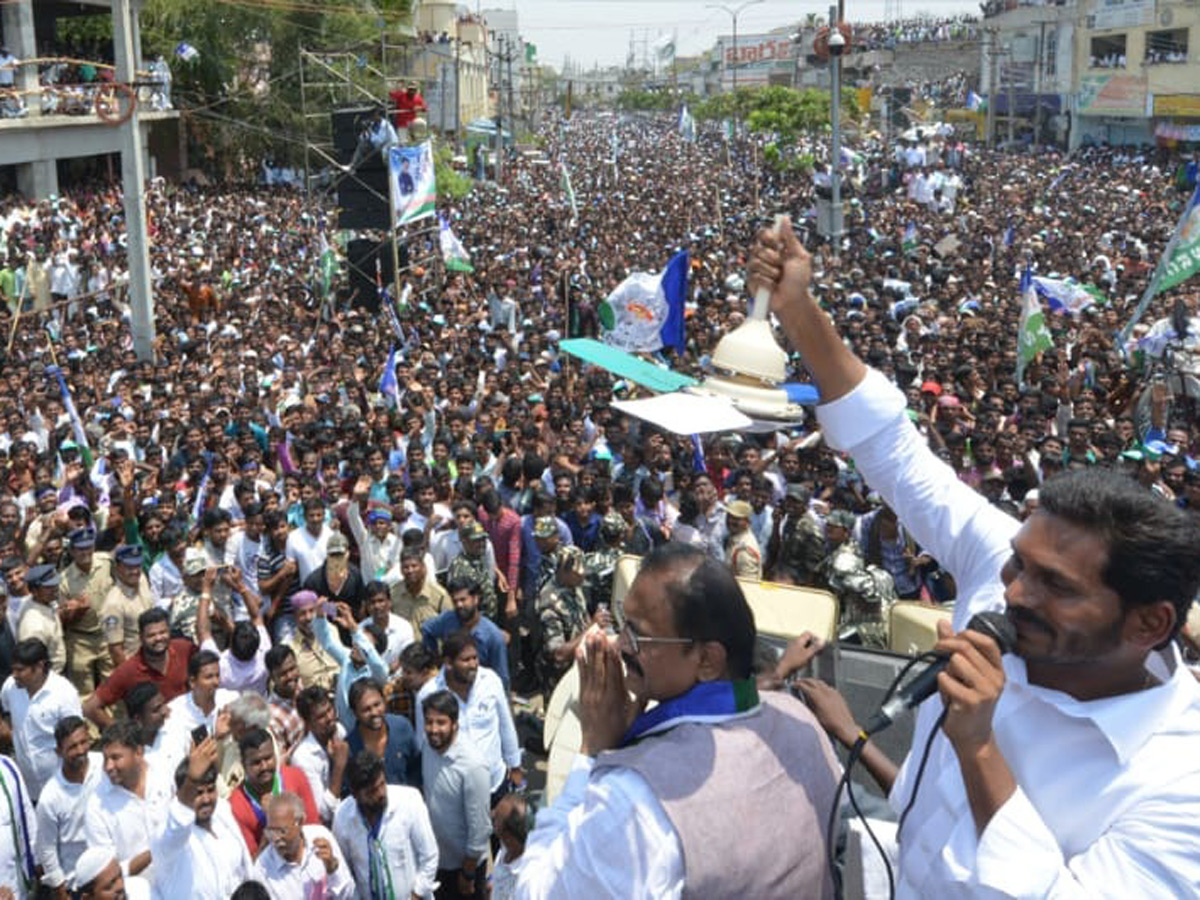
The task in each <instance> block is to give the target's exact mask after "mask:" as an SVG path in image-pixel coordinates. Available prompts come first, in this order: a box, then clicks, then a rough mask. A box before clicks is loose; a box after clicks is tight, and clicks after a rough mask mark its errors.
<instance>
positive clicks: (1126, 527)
mask: <svg viewBox="0 0 1200 900" xmlns="http://www.w3.org/2000/svg"><path fill="white" fill-rule="evenodd" d="M750 276H751V277H750V281H751V284H750V287H751V289H752V290H753V289H755V288H756V287H758V288H765V289H767V290H769V291H770V292H771V301H770V302H771V309H772V311H773V312H774V313H775V314H776V316H777V317H778V318H779V321H780V323H781V324H782V326H783V329H784V331H785V332H786V334H787V336H788V338H789V340H790V341H791V343H792V344H793V346H794V348H795V349H796V350H798V351H799V352H800V353H801V355H802V356H803V358H804V362H805V365H806V366H807V367H808V369H809V370H810V372H811V373H812V375H813V378H814V380H815V381H816V383H817V386H818V387H819V389H820V392H821V397H822V400H823V405H822V406H821V407H819V409H818V419H819V421H820V422H821V425H822V428H823V431H824V435H825V439H826V441H827V442H828V443H829V444H831V445H832V446H833V447H835V448H837V449H840V450H844V451H846V452H848V453H849V454H850V456H851V457H853V459H854V462H855V465H856V466H857V468H858V471H859V472H861V473H862V475H863V476H864V478H865V479H866V481H867V482H868V483H869V484H870V486H871V488H872V489H874V490H876V491H878V492H879V493H880V494H881V495H882V496H883V498H884V500H885V501H886V502H887V504H888V505H889V506H890V507H891V508H893V509H895V510H896V512H897V514H898V515H899V518H900V520H901V521H902V522H903V523H904V526H905V528H907V529H908V530H909V531H910V532H911V533H912V535H913V538H914V539H915V540H916V541H917V543H918V544H920V545H921V546H922V547H924V548H926V549H927V550H928V552H929V553H931V554H932V555H933V556H934V557H935V558H937V559H938V560H939V561H940V562H941V563H942V564H943V565H944V566H945V567H946V568H947V569H948V570H949V571H950V572H951V573H952V574H953V575H954V577H955V579H956V580H957V583H958V586H959V601H958V604H957V606H956V608H955V611H954V621H953V628H950V627H945V626H944V630H943V631H942V632H941V640H940V642H939V643H938V645H937V648H936V649H937V651H939V652H941V653H942V654H944V655H946V656H947V657H948V658H949V660H948V663H947V664H946V667H945V669H944V671H942V672H941V674H940V675H938V677H937V688H938V693H939V694H940V698H939V697H931V698H930V699H929V700H928V701H927V702H925V703H924V704H923V705H922V706H921V708H920V711H919V714H918V719H917V726H916V730H915V734H914V738H913V745H912V749H911V751H910V754H909V757H908V759H907V760H906V762H905V764H904V765H903V767H902V768H901V770H900V773H899V775H898V777H897V779H896V781H895V783H894V785H893V787H892V790H891V794H890V798H889V799H890V802H891V805H892V806H893V808H894V809H895V810H896V812H897V813H898V814H900V815H901V816H902V821H901V827H900V832H899V845H900V846H899V872H898V883H897V895H898V896H900V897H920V898H928V897H936V898H938V900H945V898H954V897H1029V898H1033V897H1039V898H1040V897H1080V898H1083V897H1088V898H1092V897H1185V896H1187V897H1195V896H1198V895H1200V850H1198V849H1197V848H1200V753H1198V752H1197V747H1200V740H1198V738H1200V684H1197V682H1196V680H1195V679H1194V678H1192V676H1191V674H1190V673H1189V672H1188V671H1187V670H1186V668H1185V667H1184V666H1183V665H1182V663H1181V660H1180V656H1179V653H1178V651H1177V650H1176V648H1175V645H1174V643H1173V639H1174V637H1175V636H1176V634H1177V633H1178V632H1179V629H1180V627H1181V625H1182V624H1183V621H1184V618H1185V611H1186V610H1187V608H1188V606H1189V604H1190V603H1191V601H1192V598H1193V597H1194V596H1195V595H1196V593H1197V588H1198V587H1200V528H1198V527H1197V523H1196V520H1195V519H1194V518H1193V517H1192V516H1191V515H1190V514H1189V513H1187V512H1185V511H1183V510H1181V509H1179V508H1177V507H1175V506H1174V505H1172V504H1170V503H1168V502H1166V501H1163V500H1161V499H1159V498H1157V497H1156V496H1155V495H1153V494H1151V493H1150V492H1149V491H1147V490H1144V489H1142V488H1141V487H1139V486H1138V485H1137V484H1136V483H1135V482H1134V481H1133V480H1132V479H1129V478H1127V477H1125V476H1124V475H1121V474H1119V473H1117V472H1114V471H1109V470H1104V469H1089V470H1086V471H1073V472H1070V473H1069V474H1066V475H1063V476H1061V477H1059V478H1057V479H1054V480H1052V481H1049V482H1047V483H1046V484H1045V485H1044V486H1043V488H1042V490H1041V495H1040V497H1041V506H1040V508H1039V509H1038V511H1037V512H1036V513H1034V514H1033V515H1032V516H1030V517H1029V519H1028V520H1027V521H1026V522H1025V523H1024V524H1021V523H1019V522H1017V521H1016V520H1014V519H1011V518H1009V517H1008V516H1006V515H1005V514H1003V513H1002V512H1000V511H999V510H997V509H996V508H995V507H993V506H991V505H990V504H989V503H988V502H987V500H986V499H985V498H984V497H983V496H981V495H980V494H977V493H976V492H975V491H974V490H972V489H971V488H970V487H968V486H967V485H965V484H964V483H962V482H961V481H959V479H958V478H957V477H956V475H955V473H954V471H953V470H952V469H951V468H950V467H949V466H948V465H946V464H945V463H942V462H941V461H939V460H938V459H937V458H936V457H935V456H934V455H933V453H932V452H931V451H930V450H929V448H928V446H927V445H926V443H925V440H924V438H922V437H921V435H920V434H919V433H918V431H917V430H916V428H914V427H913V425H912V424H911V422H910V421H909V420H908V417H907V416H906V414H905V398H904V395H903V394H902V393H901V392H900V391H899V390H898V389H897V388H896V387H895V386H894V385H892V384H891V383H889V382H888V381H887V380H886V379H885V378H884V376H883V375H882V374H880V373H879V372H876V371H873V370H869V369H868V368H867V367H866V366H865V365H864V364H863V363H862V362H861V361H860V360H859V359H858V358H857V357H856V356H854V354H853V353H852V352H851V351H850V350H849V348H847V346H846V345H845V344H844V343H843V342H842V340H841V338H840V337H839V335H838V333H837V331H836V329H835V328H834V326H833V324H832V322H831V321H830V319H829V317H828V316H827V315H826V314H825V313H824V312H823V311H822V310H821V309H820V308H819V307H818V305H817V303H816V301H815V300H814V299H813V297H812V295H811V293H810V292H809V279H810V277H811V262H810V258H809V255H808V253H807V252H805V250H804V248H803V247H802V246H801V245H800V244H799V242H798V241H797V240H796V238H795V235H794V233H793V232H792V229H791V225H790V222H787V221H786V220H785V221H784V222H783V223H782V224H781V226H780V228H779V229H778V231H777V232H775V233H772V232H764V233H763V234H762V235H761V236H760V239H759V242H758V244H757V245H756V247H755V249H754V252H753V254H752V258H751V265H750ZM988 610H1004V611H1005V612H1006V615H1007V617H1008V619H1009V621H1010V622H1011V623H1012V625H1013V626H1014V628H1015V631H1016V647H1015V652H1014V653H1013V654H1010V655H1007V656H1004V657H1001V654H1000V650H999V649H998V647H997V645H996V643H995V641H993V640H992V638H990V637H985V636H984V635H983V634H980V633H978V632H976V631H973V630H965V625H966V623H967V622H968V620H969V619H970V618H971V617H972V616H973V615H974V614H976V613H979V612H983V611H988ZM926 754H928V758H927V760H925V762H924V764H923V765H922V758H923V757H924V756H925V755H926ZM921 769H923V770H924V771H923V772H921V771H920V770H921Z"/></svg>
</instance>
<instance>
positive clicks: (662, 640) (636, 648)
mask: <svg viewBox="0 0 1200 900" xmlns="http://www.w3.org/2000/svg"><path fill="white" fill-rule="evenodd" d="M621 637H623V638H624V639H625V640H627V641H629V649H630V650H632V651H633V655H634V656H637V655H638V654H639V653H640V652H641V645H642V644H694V643H696V641H695V639H694V638H680V637H650V636H648V635H644V634H642V635H639V634H638V633H637V632H636V631H634V630H633V629H632V628H631V627H630V625H629V623H628V622H626V623H625V624H624V625H622V626H621Z"/></svg>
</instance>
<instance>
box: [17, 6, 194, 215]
mask: <svg viewBox="0 0 1200 900" xmlns="http://www.w3.org/2000/svg"><path fill="white" fill-rule="evenodd" d="M139 6H140V4H136V3H135V4H134V9H133V15H132V17H131V22H132V25H131V34H130V40H131V43H132V45H133V47H134V48H135V53H136V60H135V68H136V69H137V71H138V74H137V75H136V76H135V79H136V81H138V82H139V83H142V84H143V86H142V87H138V88H136V94H137V101H136V102H137V116H138V121H139V123H140V127H141V129H142V133H143V143H144V146H146V147H147V148H148V149H147V154H146V160H145V163H146V173H147V175H148V176H153V175H155V174H156V173H158V172H163V171H175V170H177V169H178V167H179V146H180V142H179V133H178V118H179V116H178V113H177V112H175V111H174V110H173V109H170V108H169V105H170V104H169V101H168V102H166V103H164V102H163V101H162V98H161V96H160V95H159V94H158V93H157V92H156V91H155V90H154V89H153V88H151V87H148V86H145V83H146V82H149V81H151V80H152V78H153V77H154V76H153V75H152V73H151V72H149V71H148V68H149V67H148V66H147V65H146V64H145V63H144V62H143V60H142V58H141V53H140V49H139V48H140V46H141V34H140V29H139V26H138V7H139ZM77 15H112V0H83V2H73V3H65V2H57V0H15V2H8V3H4V4H0V46H2V47H3V48H4V50H5V51H6V53H7V55H6V57H5V59H6V60H7V65H6V66H4V70H3V71H0V94H2V95H3V96H2V98H0V113H2V116H0V184H3V185H5V186H6V187H7V188H9V189H14V190H16V191H18V192H19V193H21V194H24V195H25V196H26V197H29V198H32V199H43V198H45V197H48V196H50V195H52V194H57V193H58V192H59V175H60V170H62V169H64V167H65V166H67V165H69V161H72V160H81V159H83V158H86V157H95V158H100V157H108V158H109V159H108V161H109V162H110V163H111V161H112V154H116V153H118V152H119V151H120V148H121V135H120V129H118V128H116V127H114V126H113V125H112V124H111V123H110V122H108V121H105V120H104V119H102V118H101V117H100V116H99V115H98V114H97V112H96V98H97V96H98V95H99V94H100V92H101V90H102V85H104V84H105V83H106V82H108V81H113V80H115V76H114V75H113V69H112V67H111V66H107V67H106V66H105V65H103V64H102V62H101V61H100V60H95V61H93V60H82V61H80V62H75V63H71V64H67V63H61V62H57V61H55V60H58V59H67V58H69V57H68V56H67V55H66V53H67V48H64V47H62V46H61V44H60V42H59V39H58V35H57V34H56V23H57V22H58V21H60V20H61V19H62V18H64V17H67V16H77ZM118 28H119V25H118V24H117V22H116V20H115V19H114V32H116V31H117V29H118ZM34 60H38V61H39V62H33V61H34ZM80 63H83V64H80ZM93 63H95V65H93ZM4 71H7V72H8V73H10V77H6V76H4ZM10 78H11V80H10ZM168 96H169V91H168ZM122 105H123V104H122ZM150 148H156V149H158V151H159V152H158V153H153V152H151V149H150Z"/></svg>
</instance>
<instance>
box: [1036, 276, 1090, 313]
mask: <svg viewBox="0 0 1200 900" xmlns="http://www.w3.org/2000/svg"><path fill="white" fill-rule="evenodd" d="M1033 288H1034V290H1036V291H1037V292H1038V295H1039V296H1041V297H1045V298H1046V305H1047V306H1049V307H1050V311H1051V312H1064V313H1078V312H1083V311H1084V310H1085V309H1087V308H1088V307H1089V306H1092V305H1094V304H1096V303H1100V304H1103V303H1104V302H1105V299H1104V295H1103V294H1102V293H1100V289H1099V288H1097V287H1095V286H1094V285H1090V284H1080V283H1079V282H1077V281H1075V280H1074V279H1070V278H1068V279H1058V278H1043V277H1042V276H1041V275H1034V276H1033Z"/></svg>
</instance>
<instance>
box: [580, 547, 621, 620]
mask: <svg viewBox="0 0 1200 900" xmlns="http://www.w3.org/2000/svg"><path fill="white" fill-rule="evenodd" d="M620 558H621V548H620V547H606V548H603V549H601V550H593V551H592V552H591V553H586V554H584V557H583V576H584V577H583V590H584V593H586V594H587V608H588V611H589V612H595V611H596V607H597V606H599V605H600V604H601V603H608V604H610V605H611V604H612V591H613V574H614V573H615V572H616V570H617V560H618V559H620Z"/></svg>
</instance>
